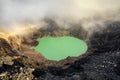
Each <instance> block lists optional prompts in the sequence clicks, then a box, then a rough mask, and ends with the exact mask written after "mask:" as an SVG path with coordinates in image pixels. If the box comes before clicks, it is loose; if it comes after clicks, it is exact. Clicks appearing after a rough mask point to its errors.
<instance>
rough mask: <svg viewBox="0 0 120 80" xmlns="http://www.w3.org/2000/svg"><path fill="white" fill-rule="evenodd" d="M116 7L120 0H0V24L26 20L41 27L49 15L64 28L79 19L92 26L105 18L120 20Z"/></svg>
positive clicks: (84, 25) (24, 21)
mask: <svg viewBox="0 0 120 80" xmlns="http://www.w3.org/2000/svg"><path fill="white" fill-rule="evenodd" d="M119 9H120V0H0V25H1V29H2V28H5V29H8V28H9V27H10V26H12V27H14V25H18V24H26V23H28V24H39V26H40V27H42V26H43V25H40V24H41V23H42V24H43V22H44V21H43V19H44V18H46V17H49V18H53V19H55V21H56V22H57V23H58V25H60V27H63V28H64V27H67V28H70V27H71V26H70V24H75V23H81V24H82V26H83V27H84V28H85V29H86V30H90V29H91V30H93V29H94V27H97V26H96V25H99V26H101V25H103V23H104V22H105V21H107V20H119V19H120V11H119ZM65 24H66V25H65ZM15 27H17V28H21V26H15Z"/></svg>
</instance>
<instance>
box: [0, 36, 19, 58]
mask: <svg viewBox="0 0 120 80" xmlns="http://www.w3.org/2000/svg"><path fill="white" fill-rule="evenodd" d="M0 55H10V56H14V55H17V52H16V51H15V50H13V48H12V46H10V44H9V43H8V42H7V41H6V40H5V39H3V38H0Z"/></svg>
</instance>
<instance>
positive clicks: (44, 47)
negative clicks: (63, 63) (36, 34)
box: [35, 36, 88, 61]
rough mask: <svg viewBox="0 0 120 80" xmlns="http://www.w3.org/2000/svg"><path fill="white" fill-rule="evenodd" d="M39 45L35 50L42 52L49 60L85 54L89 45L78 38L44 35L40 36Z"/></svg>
mask: <svg viewBox="0 0 120 80" xmlns="http://www.w3.org/2000/svg"><path fill="white" fill-rule="evenodd" d="M38 41H39V45H38V46H36V47H35V50H36V51H38V52H40V53H42V55H43V56H45V58H47V59H49V60H55V61H59V60H62V59H65V58H67V57H68V56H79V55H82V54H84V53H85V52H86V51H87V49H88V47H87V45H86V43H85V42H84V41H82V40H80V39H78V38H74V37H70V36H64V37H43V38H39V39H38Z"/></svg>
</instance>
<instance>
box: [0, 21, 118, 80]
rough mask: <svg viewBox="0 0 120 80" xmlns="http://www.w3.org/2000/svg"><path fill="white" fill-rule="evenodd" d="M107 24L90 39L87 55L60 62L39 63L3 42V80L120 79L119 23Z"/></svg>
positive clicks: (0, 67)
mask: <svg viewBox="0 0 120 80" xmlns="http://www.w3.org/2000/svg"><path fill="white" fill-rule="evenodd" d="M106 26H107V28H106V29H104V30H102V31H101V32H96V33H94V35H93V36H92V37H91V38H90V41H89V44H90V46H89V50H88V52H87V54H85V55H83V56H80V57H78V58H68V59H67V60H63V61H60V62H52V61H44V62H37V61H35V60H33V59H32V58H29V57H25V56H20V55H19V54H17V53H16V52H15V51H14V50H12V48H11V47H7V48H6V47H4V45H2V42H0V54H1V55H0V56H1V57H0V80H120V47H119V44H120V22H113V23H110V24H107V25H106ZM8 52H9V53H8ZM13 53H16V55H14V54H13ZM9 54H12V55H9ZM63 63H64V64H63ZM60 64H61V65H62V66H60ZM56 65H57V66H56Z"/></svg>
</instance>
